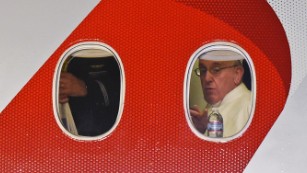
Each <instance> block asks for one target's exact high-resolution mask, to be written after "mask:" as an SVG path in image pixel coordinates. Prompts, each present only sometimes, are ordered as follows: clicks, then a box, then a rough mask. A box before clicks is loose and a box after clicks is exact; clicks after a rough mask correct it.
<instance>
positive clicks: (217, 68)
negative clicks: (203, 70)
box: [211, 67, 221, 74]
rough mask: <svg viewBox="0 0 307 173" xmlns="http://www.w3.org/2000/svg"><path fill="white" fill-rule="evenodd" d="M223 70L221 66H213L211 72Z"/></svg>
mask: <svg viewBox="0 0 307 173" xmlns="http://www.w3.org/2000/svg"><path fill="white" fill-rule="evenodd" d="M220 71H221V68H220V67H213V68H212V69H211V72H212V73H213V74H216V73H218V72H220Z"/></svg>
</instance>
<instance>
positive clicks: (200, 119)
mask: <svg viewBox="0 0 307 173" xmlns="http://www.w3.org/2000/svg"><path fill="white" fill-rule="evenodd" d="M190 115H191V118H192V122H193V124H194V126H195V128H196V129H197V130H198V131H199V132H200V133H205V131H206V130H207V124H208V111H207V109H205V111H204V112H201V111H200V109H199V107H198V106H197V105H195V106H193V107H191V108H190Z"/></svg>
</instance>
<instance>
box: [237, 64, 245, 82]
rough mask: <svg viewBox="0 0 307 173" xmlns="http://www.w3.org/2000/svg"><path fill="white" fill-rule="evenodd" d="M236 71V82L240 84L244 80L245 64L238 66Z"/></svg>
mask: <svg viewBox="0 0 307 173" xmlns="http://www.w3.org/2000/svg"><path fill="white" fill-rule="evenodd" d="M235 73H236V76H235V84H236V85H239V84H240V83H241V81H242V78H243V74H244V68H243V66H238V67H237V68H236V71H235Z"/></svg>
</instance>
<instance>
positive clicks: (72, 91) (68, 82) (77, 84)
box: [59, 72, 87, 103]
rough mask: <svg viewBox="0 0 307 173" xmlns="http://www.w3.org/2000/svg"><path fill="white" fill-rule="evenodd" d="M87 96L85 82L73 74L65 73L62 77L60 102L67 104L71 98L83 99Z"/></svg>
mask: <svg viewBox="0 0 307 173" xmlns="http://www.w3.org/2000/svg"><path fill="white" fill-rule="evenodd" d="M86 95H87V88H86V84H85V82H84V81H82V80H80V79H78V78H77V77H75V76H74V75H72V74H71V73H66V72H63V73H61V76H60V91H59V102H60V103H66V102H68V101H69V97H70V96H71V97H82V96H86Z"/></svg>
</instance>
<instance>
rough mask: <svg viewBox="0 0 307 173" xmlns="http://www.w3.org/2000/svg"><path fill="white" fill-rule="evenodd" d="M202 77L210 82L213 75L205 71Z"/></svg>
mask: <svg viewBox="0 0 307 173" xmlns="http://www.w3.org/2000/svg"><path fill="white" fill-rule="evenodd" d="M203 78H204V80H205V81H206V82H211V81H212V80H213V75H212V74H211V73H210V72H209V71H207V72H206V73H204V74H203Z"/></svg>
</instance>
